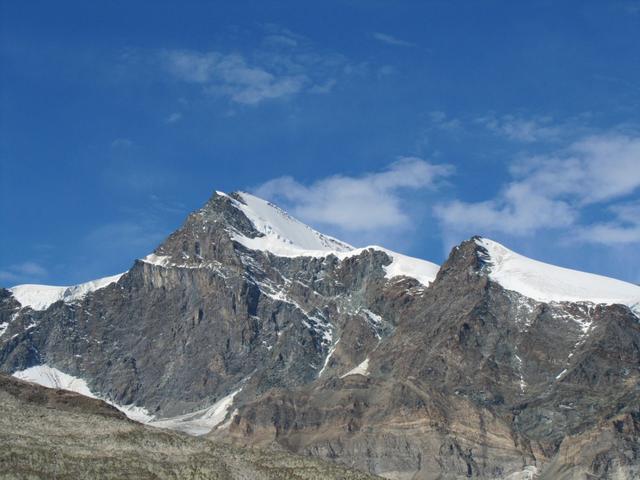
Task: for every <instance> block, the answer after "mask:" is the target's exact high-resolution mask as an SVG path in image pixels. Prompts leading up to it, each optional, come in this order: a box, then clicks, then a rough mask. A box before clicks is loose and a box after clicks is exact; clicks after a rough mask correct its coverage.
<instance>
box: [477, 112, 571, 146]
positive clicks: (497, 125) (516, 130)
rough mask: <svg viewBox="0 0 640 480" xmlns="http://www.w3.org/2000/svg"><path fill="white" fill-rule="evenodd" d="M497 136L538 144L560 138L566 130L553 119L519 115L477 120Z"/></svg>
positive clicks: (491, 115) (488, 117) (489, 116)
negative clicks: (537, 142)
mask: <svg viewBox="0 0 640 480" xmlns="http://www.w3.org/2000/svg"><path fill="white" fill-rule="evenodd" d="M476 123H478V124H480V125H483V126H484V127H486V128H487V129H489V130H490V131H492V132H493V133H495V134H496V135H501V136H503V137H506V138H508V139H509V140H514V141H519V142H536V141H541V140H551V139H554V138H557V137H559V136H560V135H561V134H562V133H563V132H564V131H565V130H564V128H562V126H560V125H557V124H554V123H553V119H552V118H551V117H533V118H526V117H522V116H517V115H502V116H496V115H494V114H489V115H486V116H483V117H480V118H477V119H476Z"/></svg>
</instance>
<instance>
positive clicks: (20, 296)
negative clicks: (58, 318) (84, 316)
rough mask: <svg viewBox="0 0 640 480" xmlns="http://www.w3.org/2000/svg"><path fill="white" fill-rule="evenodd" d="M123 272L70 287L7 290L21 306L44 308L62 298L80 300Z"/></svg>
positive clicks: (110, 282) (117, 277)
mask: <svg viewBox="0 0 640 480" xmlns="http://www.w3.org/2000/svg"><path fill="white" fill-rule="evenodd" d="M122 275H123V274H122V273H120V274H118V275H112V276H111V277H105V278H99V279H98V280H92V281H90V282H86V283H81V284H79V285H72V286H70V287H57V286H52V285H32V284H25V285H16V286H15V287H11V288H10V289H9V291H10V292H11V293H12V294H13V297H14V298H15V299H16V300H17V301H18V303H20V305H22V306H23V307H31V308H32V309H34V310H46V309H47V308H49V306H50V305H52V304H53V303H55V302H58V301H60V300H64V301H65V302H73V301H76V300H80V299H81V298H82V297H84V296H85V295H86V294H87V293H89V292H94V291H96V290H99V289H101V288H104V287H106V286H107V285H110V284H112V283H115V282H117V281H118V280H119V279H120V277H121V276H122Z"/></svg>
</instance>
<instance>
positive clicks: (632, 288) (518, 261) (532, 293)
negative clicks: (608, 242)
mask: <svg viewBox="0 0 640 480" xmlns="http://www.w3.org/2000/svg"><path fill="white" fill-rule="evenodd" d="M475 242H476V244H477V245H478V246H480V247H482V248H483V249H484V250H486V252H487V255H488V258H485V259H484V261H485V262H487V263H488V265H489V278H491V279H492V280H494V281H495V282H497V283H499V284H500V285H502V286H503V287H504V288H506V289H507V290H513V291H515V292H518V293H520V294H522V295H524V296H526V297H529V298H532V299H534V300H537V301H540V302H592V303H596V304H599V303H605V304H622V305H627V306H629V307H630V308H634V305H637V304H638V303H639V302H640V287H639V286H637V285H633V284H632V283H627V282H623V281H621V280H616V279H614V278H609V277H604V276H601V275H595V274H593V273H586V272H580V271H577V270H570V269H568V268H563V267H558V266H555V265H550V264H548V263H543V262H540V261H538V260H533V259H531V258H527V257H525V256H523V255H520V254H518V253H516V252H513V251H512V250H509V249H508V248H506V247H505V246H504V245H501V244H499V243H498V242H495V241H493V240H489V239H488V238H480V237H476V239H475Z"/></svg>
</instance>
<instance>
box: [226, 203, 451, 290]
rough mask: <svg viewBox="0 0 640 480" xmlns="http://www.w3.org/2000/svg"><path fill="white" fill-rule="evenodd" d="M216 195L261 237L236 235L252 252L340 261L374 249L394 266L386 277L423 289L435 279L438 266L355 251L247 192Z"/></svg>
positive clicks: (385, 251)
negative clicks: (403, 278)
mask: <svg viewBox="0 0 640 480" xmlns="http://www.w3.org/2000/svg"><path fill="white" fill-rule="evenodd" d="M216 194H217V195H222V196H227V197H229V198H230V199H231V200H232V201H233V202H234V203H233V204H234V206H235V207H236V208H238V209H239V210H240V211H242V213H244V215H245V216H246V217H247V218H248V219H249V220H250V221H251V223H252V224H253V226H254V227H255V229H256V230H257V231H259V232H260V233H262V234H263V236H261V237H254V238H249V237H247V236H245V235H242V234H239V233H237V232H235V233H234V234H233V238H234V240H235V241H237V242H238V243H240V244H242V245H244V246H245V247H247V248H249V249H251V250H262V251H267V252H270V253H272V254H274V255H276V256H280V257H300V256H306V257H325V256H327V255H335V256H336V257H338V258H340V259H344V258H348V257H352V256H355V255H359V254H361V253H362V252H363V251H365V250H368V249H373V250H377V251H382V252H384V253H386V254H387V255H388V256H389V258H391V264H389V265H387V266H386V267H385V272H386V277H387V278H393V277H398V276H406V277H411V278H414V279H416V280H418V281H419V282H420V283H422V284H423V285H425V286H426V285H429V284H430V283H431V282H433V280H434V279H435V278H436V275H437V273H438V270H439V269H440V266H439V265H436V264H435V263H432V262H429V261H427V260H422V259H419V258H413V257H409V256H407V255H402V254H400V253H396V252H393V251H391V250H388V249H386V248H383V247H378V246H366V247H363V248H355V247H353V246H351V245H349V244H348V243H346V242H343V241H341V240H338V239H336V238H333V237H330V236H329V235H325V234H323V233H320V232H318V231H316V230H314V229H313V228H311V227H310V226H308V225H306V224H304V223H302V222H301V221H299V220H297V219H296V218H294V217H292V216H291V215H289V214H288V213H287V212H285V211H284V210H282V209H281V208H280V207H278V206H276V205H274V204H273V203H271V202H268V201H266V200H263V199H261V198H258V197H256V196H254V195H251V194H249V193H245V192H239V193H235V194H232V195H233V196H228V195H226V194H225V193H222V192H216Z"/></svg>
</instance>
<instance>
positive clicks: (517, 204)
mask: <svg viewBox="0 0 640 480" xmlns="http://www.w3.org/2000/svg"><path fill="white" fill-rule="evenodd" d="M638 165H640V137H634V136H629V135H622V134H619V133H603V134H599V135H591V136H587V137H584V138H581V139H579V140H577V141H575V142H573V143H572V144H570V145H569V146H568V147H566V148H563V149H560V150H558V151H556V152H553V153H550V154H546V155H534V156H530V157H528V158H526V159H525V160H520V161H517V162H514V163H513V164H512V166H511V168H510V174H511V177H512V179H511V181H509V182H508V183H506V184H505V185H504V186H503V188H502V190H501V192H500V193H499V194H498V195H497V196H496V197H494V198H490V199H487V200H484V201H479V202H464V201H460V200H455V201H451V202H447V203H442V204H439V205H437V206H436V207H435V214H436V216H437V217H438V218H439V219H440V220H441V222H442V224H443V226H444V228H445V230H449V231H462V232H465V231H466V232H473V233H481V234H482V233H490V232H503V233H507V234H511V235H520V236H522V235H530V234H532V233H535V232H538V231H540V230H543V229H558V228H563V229H564V233H565V235H564V236H565V238H580V239H581V240H582V241H588V242H594V243H622V242H630V241H636V240H637V239H638V235H637V231H636V229H637V228H638V224H637V223H634V222H636V221H637V219H638V212H637V204H627V203H624V202H626V200H625V198H626V197H627V196H629V195H630V194H632V193H634V192H635V191H637V189H638V188H640V168H638ZM619 202H622V203H619ZM593 208H596V209H600V210H603V211H602V212H600V213H601V214H605V215H606V212H609V214H610V215H611V214H613V215H614V217H615V219H614V220H612V221H611V222H604V223H600V224H592V225H584V224H582V223H581V217H582V215H583V213H584V212H585V211H586V210H587V209H593Z"/></svg>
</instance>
